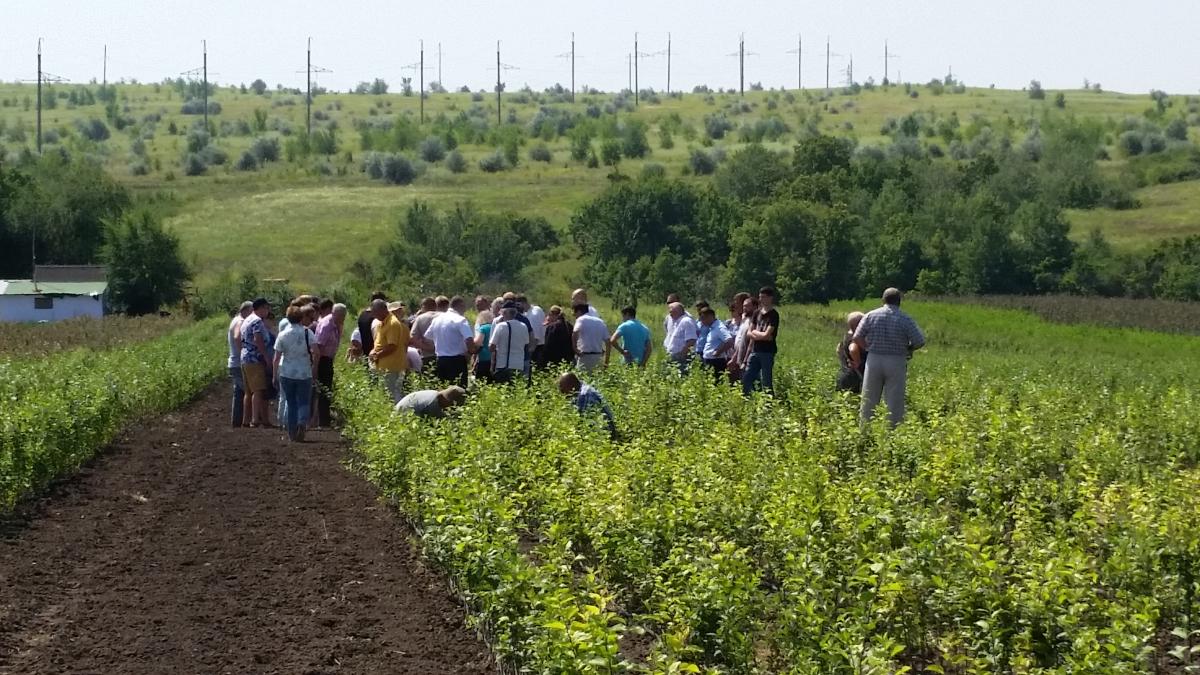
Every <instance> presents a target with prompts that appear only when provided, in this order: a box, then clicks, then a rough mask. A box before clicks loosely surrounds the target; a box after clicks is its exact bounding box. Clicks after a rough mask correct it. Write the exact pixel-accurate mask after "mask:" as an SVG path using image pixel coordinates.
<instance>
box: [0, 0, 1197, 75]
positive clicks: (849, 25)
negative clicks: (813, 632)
mask: <svg viewBox="0 0 1200 675" xmlns="http://www.w3.org/2000/svg"><path fill="white" fill-rule="evenodd" d="M0 6H2V7H0V16H3V17H4V18H3V21H2V22H0V79H2V80H5V81H12V80H15V79H26V78H32V77H34V76H35V71H36V66H35V63H36V62H35V55H36V44H37V38H38V37H43V38H45V42H44V48H43V51H44V58H45V61H44V69H45V70H46V71H48V72H50V73H54V74H56V75H60V76H63V77H66V78H69V79H70V80H72V81H75V82H87V81H88V80H91V79H92V78H96V79H97V80H98V79H99V78H100V76H101V62H102V53H103V48H104V45H105V44H106V43H107V45H108V52H109V61H108V74H109V78H110V79H113V80H115V79H120V78H122V77H125V78H137V79H139V80H141V81H144V82H145V81H158V80H161V79H163V78H164V77H168V76H171V77H173V76H176V75H178V74H180V73H181V72H182V71H185V70H188V69H190V68H194V67H197V66H199V65H200V61H201V49H200V41H201V39H207V40H208V48H209V71H210V74H213V73H215V75H210V77H211V79H213V80H215V81H219V82H221V83H233V84H237V83H243V82H244V83H249V82H251V81H253V80H254V79H255V78H257V77H261V78H263V79H264V80H266V81H267V82H268V84H270V85H271V86H274V85H275V84H276V83H283V84H285V85H289V86H295V87H301V86H303V83H304V75H303V74H302V72H300V73H298V72H295V71H298V70H302V69H303V67H304V49H305V38H306V37H308V36H312V37H313V63H314V64H316V65H320V66H324V67H326V68H330V69H332V70H333V71H334V72H333V73H330V74H325V75H321V76H319V77H318V82H320V84H322V85H325V86H329V87H333V88H336V89H338V90H344V89H346V88H348V87H350V86H353V84H354V83H356V82H359V81H362V80H369V79H371V78H374V77H383V78H384V79H386V80H387V81H388V82H389V83H392V84H393V87H396V86H397V85H398V84H399V80H400V78H401V77H402V76H405V75H413V74H414V72H413V71H412V70H404V66H405V65H407V64H410V63H413V62H414V61H416V60H417V57H418V40H419V39H422V38H423V39H424V40H425V47H426V65H427V67H428V68H429V70H427V71H426V81H430V80H433V79H436V78H437V70H436V68H437V45H438V43H439V42H440V43H441V45H442V52H443V57H442V68H443V74H444V75H443V76H444V79H445V81H446V82H445V84H446V85H447V86H448V87H454V88H457V87H459V86H461V85H463V84H468V85H470V86H471V87H472V88H475V89H478V88H481V87H489V86H490V84H491V83H494V82H495V73H494V67H495V60H496V55H495V45H496V40H501V41H502V44H501V49H502V58H503V61H504V62H505V63H507V64H511V65H514V66H517V67H518V68H519V69H517V70H510V71H506V72H505V75H504V79H505V81H506V82H507V84H508V88H509V90H510V91H511V90H514V89H516V88H518V87H520V86H521V85H523V84H526V83H527V84H529V85H531V86H533V87H534V88H537V89H540V88H543V87H546V86H549V85H552V84H554V83H555V82H561V83H563V84H564V85H565V84H567V83H568V82H569V80H570V71H569V63H568V61H567V60H566V59H561V58H556V55H558V54H561V53H563V52H567V51H568V50H569V49H570V34H571V31H575V35H576V53H577V55H578V58H577V61H576V81H577V83H578V84H579V85H584V84H589V85H592V86H596V87H599V88H601V89H605V90H613V89H618V88H621V87H624V86H625V85H626V82H627V77H628V70H627V62H626V54H628V53H629V52H631V51H632V49H633V34H634V32H635V31H638V32H639V33H640V36H641V39H640V45H639V47H640V51H642V52H647V53H653V52H659V51H660V50H664V49H665V48H666V41H667V32H668V31H670V32H671V34H672V37H673V40H672V43H673V44H672V51H673V57H672V81H671V84H672V88H673V89H677V90H678V89H686V90H690V89H691V88H692V86H693V85H696V84H701V83H706V84H708V85H710V86H713V87H718V86H719V87H736V86H737V81H738V80H737V78H738V73H737V59H736V58H735V57H731V56H728V54H731V53H734V52H736V51H737V39H738V34H739V33H740V32H744V33H745V36H746V50H747V52H751V53H754V54H756V55H752V56H749V57H747V59H746V63H747V65H746V81H747V86H748V85H749V83H750V82H755V81H761V82H762V83H763V84H764V85H766V86H768V87H771V86H787V87H794V86H795V85H796V56H795V54H788V53H787V51H788V50H789V49H795V46H796V37H797V34H798V33H802V34H803V36H804V41H805V47H804V51H805V55H804V72H803V75H804V83H805V86H822V85H823V84H824V77H825V63H824V56H825V44H824V43H825V36H826V35H829V36H830V38H831V40H832V44H833V52H835V53H836V54H840V55H842V56H841V57H835V58H834V59H833V63H834V65H833V71H834V73H835V74H834V75H833V80H834V81H837V80H839V79H842V78H844V75H842V76H839V75H838V74H837V72H838V71H840V70H843V69H844V68H845V66H846V62H847V57H849V56H850V55H851V54H853V56H854V70H855V79H857V80H859V81H865V80H866V79H867V77H868V76H874V77H875V79H876V80H881V79H882V77H883V44H884V40H885V39H886V40H888V42H889V44H890V45H891V49H892V51H893V52H894V53H896V54H899V55H900V58H898V59H896V60H895V61H894V62H893V65H892V70H893V74H892V77H893V79H895V71H896V70H899V71H900V72H901V74H902V76H903V78H904V79H905V80H910V81H920V82H924V81H927V80H929V79H930V78H932V77H941V76H944V75H945V74H946V72H947V69H948V68H950V67H953V69H954V73H955V75H957V76H959V77H961V78H962V79H963V80H964V81H965V82H966V83H967V84H970V85H975V86H987V85H989V84H995V85H996V86H998V87H1005V88H1019V87H1021V86H1024V85H1026V84H1027V83H1028V82H1029V80H1030V79H1034V78H1037V79H1039V80H1041V81H1042V84H1043V85H1044V86H1046V87H1047V88H1056V87H1064V88H1066V87H1078V86H1080V85H1081V83H1082V82H1083V80H1084V78H1089V79H1090V80H1092V81H1093V82H1096V81H1098V82H1100V83H1102V84H1103V86H1104V87H1105V88H1106V89H1110V90H1119V91H1127V92H1134V93H1144V92H1147V91H1149V90H1150V89H1151V88H1156V89H1165V90H1167V91H1169V92H1171V93H1192V94H1194V93H1197V92H1198V91H1200V40H1197V39H1196V31H1197V29H1198V28H1200V2H1197V0H1141V1H1140V2H1136V3H1135V2H1128V1H1124V2H1122V1H1118V0H960V1H957V2H955V1H952V0H921V1H916V0H894V1H892V2H885V1H883V0H859V1H858V2H845V1H842V2H831V1H826V2H813V1H812V0H800V1H795V0H793V1H790V2H788V1H784V0H745V1H742V2H737V1H733V0H724V1H717V0H692V1H690V2H688V1H682V0H608V1H606V2H578V1H576V2H570V1H569V0H568V1H559V2H551V1H549V0H529V1H528V2H522V3H514V2H479V1H477V0H458V1H453V2H437V1H435V2H425V3H419V4H418V3H413V2H395V1H392V2H383V1H381V0H341V1H338V2H330V1H328V0H327V1H324V2H318V1H316V0H293V1H292V2H286V3H284V2H257V3H255V2H247V1H245V0H236V1H235V0H189V1H187V2H183V1H180V0H154V1H151V0H32V1H30V0H0ZM640 75H641V76H640V79H639V81H640V85H641V86H642V87H652V88H654V89H659V90H661V89H663V88H664V87H665V85H666V59H665V58H664V57H662V56H652V57H646V58H645V59H644V60H642V62H641V68H640Z"/></svg>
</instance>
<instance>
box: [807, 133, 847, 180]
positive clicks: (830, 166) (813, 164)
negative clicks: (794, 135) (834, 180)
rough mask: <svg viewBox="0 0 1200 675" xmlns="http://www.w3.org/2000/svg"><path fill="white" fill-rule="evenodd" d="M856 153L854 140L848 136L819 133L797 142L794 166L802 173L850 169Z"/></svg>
mask: <svg viewBox="0 0 1200 675" xmlns="http://www.w3.org/2000/svg"><path fill="white" fill-rule="evenodd" d="M853 155H854V141H852V140H850V139H848V138H838V137H835V136H825V135H817V136H810V137H808V138H805V139H803V140H801V141H800V142H799V143H797V144H796V148H795V151H794V153H793V156H792V168H793V169H795V170H796V172H797V173H800V174H813V173H828V172H830V171H833V170H834V169H838V168H841V169H849V168H850V159H851V157H853Z"/></svg>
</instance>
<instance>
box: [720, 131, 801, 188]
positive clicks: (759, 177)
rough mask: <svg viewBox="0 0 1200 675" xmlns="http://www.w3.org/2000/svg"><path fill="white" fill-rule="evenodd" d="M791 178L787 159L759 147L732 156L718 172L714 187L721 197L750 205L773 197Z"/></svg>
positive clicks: (753, 146) (743, 149) (754, 145)
mask: <svg viewBox="0 0 1200 675" xmlns="http://www.w3.org/2000/svg"><path fill="white" fill-rule="evenodd" d="M788 175H789V168H788V164H787V160H786V159H785V158H784V157H783V156H781V155H780V154H779V153H777V152H772V151H770V150H768V149H766V148H764V147H763V146H761V145H759V144H757V143H755V144H752V145H748V146H746V147H744V148H742V149H741V150H738V151H737V152H735V153H733V154H732V155H730V157H729V159H727V160H725V162H724V163H723V164H721V167H720V168H719V169H718V170H717V173H716V176H715V178H714V184H715V185H716V186H717V191H718V192H720V193H721V194H723V195H725V196H727V197H732V198H733V199H736V200H738V201H742V202H749V201H753V200H755V199H765V198H767V197H770V196H771V195H772V194H773V193H774V192H775V190H776V189H777V188H778V187H779V186H780V185H781V184H782V183H783V182H784V181H786V180H787V178H788Z"/></svg>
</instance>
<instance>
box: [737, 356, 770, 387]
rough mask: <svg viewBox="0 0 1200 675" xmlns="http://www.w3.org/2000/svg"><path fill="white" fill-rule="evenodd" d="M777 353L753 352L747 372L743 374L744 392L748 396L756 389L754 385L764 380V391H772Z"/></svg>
mask: <svg viewBox="0 0 1200 675" xmlns="http://www.w3.org/2000/svg"><path fill="white" fill-rule="evenodd" d="M774 370H775V354H773V353H771V352H752V353H751V354H750V362H749V363H747V364H746V372H745V374H744V375H742V393H743V394H745V395H746V396H749V395H750V392H752V391H754V385H755V383H757V382H758V381H759V380H762V388H763V391H766V392H767V393H771V392H772V391H773V387H774V384H775V383H774V372H773V371H774Z"/></svg>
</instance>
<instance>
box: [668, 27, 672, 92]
mask: <svg viewBox="0 0 1200 675" xmlns="http://www.w3.org/2000/svg"><path fill="white" fill-rule="evenodd" d="M670 95H671V34H670V33H667V96H670Z"/></svg>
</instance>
